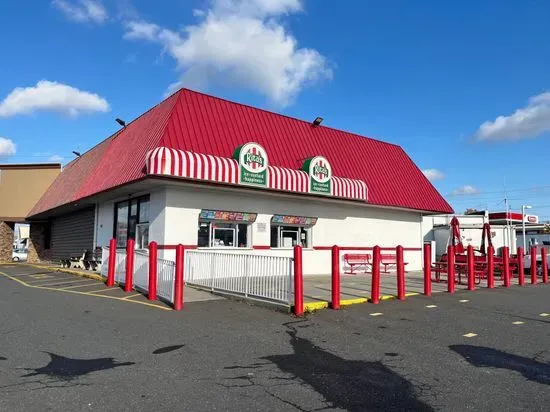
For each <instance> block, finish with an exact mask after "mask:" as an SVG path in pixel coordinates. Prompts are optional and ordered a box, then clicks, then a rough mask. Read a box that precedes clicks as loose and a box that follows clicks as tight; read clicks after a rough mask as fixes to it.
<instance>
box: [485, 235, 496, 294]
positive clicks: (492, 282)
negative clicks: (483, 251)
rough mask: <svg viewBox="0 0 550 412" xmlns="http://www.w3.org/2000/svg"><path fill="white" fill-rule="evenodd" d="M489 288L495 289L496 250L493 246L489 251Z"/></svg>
mask: <svg viewBox="0 0 550 412" xmlns="http://www.w3.org/2000/svg"><path fill="white" fill-rule="evenodd" d="M487 287H488V288H489V289H493V288H494V287H495V248H494V247H493V246H492V245H491V246H489V248H488V251H487Z"/></svg>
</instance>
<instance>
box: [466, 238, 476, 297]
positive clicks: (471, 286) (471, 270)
mask: <svg viewBox="0 0 550 412" xmlns="http://www.w3.org/2000/svg"><path fill="white" fill-rule="evenodd" d="M475 288H476V286H475V265H474V247H473V246H472V245H468V290H475Z"/></svg>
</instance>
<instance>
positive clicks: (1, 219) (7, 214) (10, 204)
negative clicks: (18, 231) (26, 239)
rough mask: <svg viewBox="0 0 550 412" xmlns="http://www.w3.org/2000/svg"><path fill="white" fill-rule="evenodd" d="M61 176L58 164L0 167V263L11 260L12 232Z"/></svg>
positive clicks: (0, 165)
mask: <svg viewBox="0 0 550 412" xmlns="http://www.w3.org/2000/svg"><path fill="white" fill-rule="evenodd" d="M60 172H61V165H60V164H59V163H43V164H0V262H5V261H9V260H11V253H12V245H13V229H14V226H15V224H16V223H23V222H25V217H26V216H27V215H28V213H29V212H30V210H31V209H32V208H33V206H34V205H35V204H36V202H37V201H38V199H40V198H41V197H42V195H43V194H44V192H45V191H46V190H47V189H48V188H49V187H50V185H51V184H52V182H53V181H54V180H55V178H56V177H57V176H58V175H59V173H60Z"/></svg>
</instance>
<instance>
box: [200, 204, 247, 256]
mask: <svg viewBox="0 0 550 412" xmlns="http://www.w3.org/2000/svg"><path fill="white" fill-rule="evenodd" d="M255 220H256V214H255V213H243V212H224V211H217V210H204V209H203V210H201V213H200V216H199V227H198V246H199V247H250V244H251V239H250V237H251V236H250V228H251V224H252V223H253V222H254V221H255Z"/></svg>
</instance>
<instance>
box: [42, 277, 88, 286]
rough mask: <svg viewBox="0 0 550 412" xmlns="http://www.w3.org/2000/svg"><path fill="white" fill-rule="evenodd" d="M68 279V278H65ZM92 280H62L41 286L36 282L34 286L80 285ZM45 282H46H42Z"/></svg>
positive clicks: (48, 282)
mask: <svg viewBox="0 0 550 412" xmlns="http://www.w3.org/2000/svg"><path fill="white" fill-rule="evenodd" d="M64 279H66V278H64ZM89 280H90V279H76V280H75V279H71V280H64V281H61V279H59V280H56V281H55V282H54V281H51V280H49V281H47V282H46V283H43V284H40V285H36V284H35V283H34V282H33V283H32V284H33V285H34V286H57V285H65V284H67V283H80V282H88V281H89ZM42 282H44V281H42Z"/></svg>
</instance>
